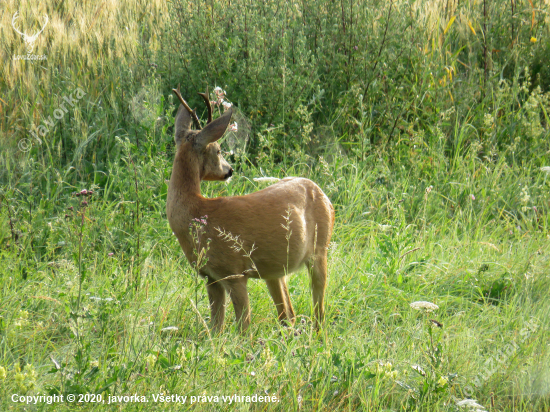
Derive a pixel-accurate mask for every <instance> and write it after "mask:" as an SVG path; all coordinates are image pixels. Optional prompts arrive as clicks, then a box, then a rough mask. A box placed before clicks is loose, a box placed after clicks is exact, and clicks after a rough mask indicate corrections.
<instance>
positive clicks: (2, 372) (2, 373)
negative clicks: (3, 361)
mask: <svg viewBox="0 0 550 412" xmlns="http://www.w3.org/2000/svg"><path fill="white" fill-rule="evenodd" d="M6 376H8V374H7V373H6V369H5V368H4V367H3V366H0V381H3V380H4V379H6Z"/></svg>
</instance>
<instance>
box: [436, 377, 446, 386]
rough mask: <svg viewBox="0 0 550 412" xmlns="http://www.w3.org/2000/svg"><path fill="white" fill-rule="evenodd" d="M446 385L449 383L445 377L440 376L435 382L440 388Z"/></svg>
mask: <svg viewBox="0 0 550 412" xmlns="http://www.w3.org/2000/svg"><path fill="white" fill-rule="evenodd" d="M448 383H449V378H447V377H446V376H441V377H440V378H439V379H438V381H437V385H438V386H441V387H444V386H445V385H447V384H448Z"/></svg>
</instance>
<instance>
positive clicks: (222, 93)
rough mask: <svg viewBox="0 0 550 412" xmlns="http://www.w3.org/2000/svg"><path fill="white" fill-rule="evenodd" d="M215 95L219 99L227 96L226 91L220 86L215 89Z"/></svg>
mask: <svg viewBox="0 0 550 412" xmlns="http://www.w3.org/2000/svg"><path fill="white" fill-rule="evenodd" d="M214 93H215V94H216V96H218V97H220V96H225V90H223V89H222V88H221V87H220V86H216V87H214Z"/></svg>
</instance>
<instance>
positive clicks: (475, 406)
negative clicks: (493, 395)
mask: <svg viewBox="0 0 550 412" xmlns="http://www.w3.org/2000/svg"><path fill="white" fill-rule="evenodd" d="M456 405H457V406H460V407H461V408H463V407H468V408H470V409H475V410H479V411H480V412H482V411H485V408H484V407H483V406H481V405H480V404H479V403H477V402H476V401H475V400H474V399H464V400H462V401H459V402H457V403H456Z"/></svg>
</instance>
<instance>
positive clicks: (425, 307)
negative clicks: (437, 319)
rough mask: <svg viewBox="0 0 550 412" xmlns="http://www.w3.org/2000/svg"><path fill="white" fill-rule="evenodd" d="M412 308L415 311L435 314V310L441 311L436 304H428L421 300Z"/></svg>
mask: <svg viewBox="0 0 550 412" xmlns="http://www.w3.org/2000/svg"><path fill="white" fill-rule="evenodd" d="M410 305H411V308H413V309H415V310H425V311H426V312H433V311H434V310H437V309H439V306H437V305H436V304H435V303H432V302H426V301H423V300H420V301H418V302H412V303H411V304H410Z"/></svg>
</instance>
